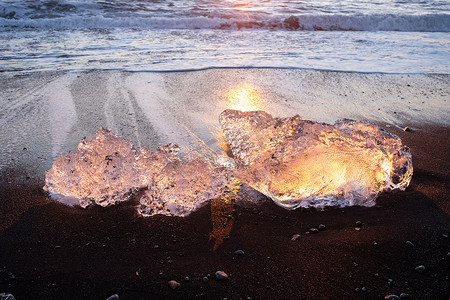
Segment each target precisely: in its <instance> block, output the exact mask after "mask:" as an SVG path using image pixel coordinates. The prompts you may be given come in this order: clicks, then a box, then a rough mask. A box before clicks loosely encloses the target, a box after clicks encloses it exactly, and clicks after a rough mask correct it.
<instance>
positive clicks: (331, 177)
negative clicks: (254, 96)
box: [220, 110, 413, 209]
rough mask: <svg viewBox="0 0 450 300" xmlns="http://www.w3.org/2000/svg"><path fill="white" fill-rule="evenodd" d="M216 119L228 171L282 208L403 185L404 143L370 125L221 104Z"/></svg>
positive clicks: (408, 171) (406, 177) (339, 202)
mask: <svg viewBox="0 0 450 300" xmlns="http://www.w3.org/2000/svg"><path fill="white" fill-rule="evenodd" d="M220 124H221V126H222V129H223V131H224V133H225V136H226V139H227V141H228V143H229V144H230V147H231V150H232V153H233V156H234V159H235V161H236V163H237V165H238V168H237V169H236V171H235V174H234V175H235V176H236V177H237V178H238V179H239V180H241V181H242V182H246V183H248V184H249V185H250V186H252V187H253V188H255V189H257V190H258V191H260V192H262V193H263V194H265V195H266V196H268V197H270V198H271V199H272V200H274V201H275V203H277V204H278V205H280V206H282V207H285V208H288V209H295V208H297V207H309V206H312V207H324V206H349V205H362V206H372V205H374V204H375V198H376V196H377V195H378V194H379V193H380V192H382V191H384V190H393V189H401V190H404V189H405V188H406V187H407V186H408V185H409V181H410V180H411V176H412V171H413V168H412V160H411V153H410V152H409V150H408V148H407V147H406V146H404V145H402V144H401V140H400V139H399V138H398V137H397V136H395V135H393V134H390V133H388V132H385V131H383V130H381V129H379V128H378V127H375V126H373V125H369V124H365V123H360V122H355V121H351V120H342V121H339V122H337V123H336V124H335V125H334V126H332V125H327V124H320V123H314V122H311V121H305V120H302V119H301V118H300V116H298V115H297V116H294V117H291V118H283V119H279V118H272V116H271V115H270V114H268V113H266V112H263V111H250V112H241V111H237V110H226V111H224V112H222V114H221V115H220Z"/></svg>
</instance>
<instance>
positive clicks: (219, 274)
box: [216, 271, 228, 280]
mask: <svg viewBox="0 0 450 300" xmlns="http://www.w3.org/2000/svg"><path fill="white" fill-rule="evenodd" d="M216 278H217V279H219V280H227V279H228V275H227V273H225V272H224V271H217V272H216Z"/></svg>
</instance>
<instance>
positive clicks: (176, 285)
mask: <svg viewBox="0 0 450 300" xmlns="http://www.w3.org/2000/svg"><path fill="white" fill-rule="evenodd" d="M169 286H170V288H171V289H172V290H174V289H176V288H177V287H179V286H180V284H179V283H178V282H176V281H175V280H171V281H169Z"/></svg>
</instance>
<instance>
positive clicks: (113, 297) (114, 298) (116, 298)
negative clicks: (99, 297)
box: [106, 294, 119, 300]
mask: <svg viewBox="0 0 450 300" xmlns="http://www.w3.org/2000/svg"><path fill="white" fill-rule="evenodd" d="M106 300H119V295H117V294H114V295H111V296H109V297H108V298H107V299H106Z"/></svg>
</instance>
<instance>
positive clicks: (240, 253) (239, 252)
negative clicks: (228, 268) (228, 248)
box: [234, 250, 245, 256]
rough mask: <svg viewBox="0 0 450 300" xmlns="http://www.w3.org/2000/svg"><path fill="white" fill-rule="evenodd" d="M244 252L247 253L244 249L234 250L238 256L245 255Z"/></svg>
mask: <svg viewBox="0 0 450 300" xmlns="http://www.w3.org/2000/svg"><path fill="white" fill-rule="evenodd" d="M244 254H245V252H244V251H242V250H236V251H234V255H237V256H242V255H244Z"/></svg>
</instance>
